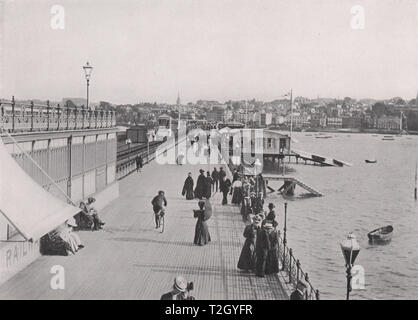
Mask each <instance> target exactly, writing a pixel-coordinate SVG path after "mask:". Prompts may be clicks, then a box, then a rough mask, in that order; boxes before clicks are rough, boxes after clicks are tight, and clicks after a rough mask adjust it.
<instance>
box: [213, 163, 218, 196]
mask: <svg viewBox="0 0 418 320" xmlns="http://www.w3.org/2000/svg"><path fill="white" fill-rule="evenodd" d="M212 180H213V184H212V191H213V192H215V191H216V192H218V188H219V171H218V170H216V168H213V171H212Z"/></svg>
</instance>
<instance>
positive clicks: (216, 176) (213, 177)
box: [181, 167, 231, 200]
mask: <svg viewBox="0 0 418 320" xmlns="http://www.w3.org/2000/svg"><path fill="white" fill-rule="evenodd" d="M230 183H231V182H230V180H229V179H228V178H226V172H225V170H224V169H223V167H220V169H219V170H217V168H214V169H213V171H212V173H211V172H210V171H206V173H205V170H203V169H200V170H199V176H198V177H197V181H196V187H195V185H194V180H193V177H192V173H191V172H189V173H188V175H187V178H186V180H185V181H184V184H183V189H182V192H181V194H182V195H183V196H186V199H187V200H193V199H196V198H197V199H199V200H202V199H203V198H206V199H209V198H211V197H212V194H213V193H215V192H218V190H219V191H221V192H224V191H223V190H226V189H227V191H226V193H228V192H229V187H230V185H231V184H230ZM226 186H227V188H226Z"/></svg>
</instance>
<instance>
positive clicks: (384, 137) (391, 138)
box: [382, 136, 395, 141]
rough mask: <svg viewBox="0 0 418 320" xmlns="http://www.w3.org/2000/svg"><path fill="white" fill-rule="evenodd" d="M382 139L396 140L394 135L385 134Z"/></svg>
mask: <svg viewBox="0 0 418 320" xmlns="http://www.w3.org/2000/svg"><path fill="white" fill-rule="evenodd" d="M382 140H389V141H392V140H395V137H394V136H383V138H382Z"/></svg>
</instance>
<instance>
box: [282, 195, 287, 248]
mask: <svg viewBox="0 0 418 320" xmlns="http://www.w3.org/2000/svg"><path fill="white" fill-rule="evenodd" d="M286 225H287V202H285V203H284V228H283V244H284V245H286V244H287V239H286V230H287V227H286Z"/></svg>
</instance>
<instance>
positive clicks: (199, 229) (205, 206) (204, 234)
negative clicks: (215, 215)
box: [193, 200, 212, 246]
mask: <svg viewBox="0 0 418 320" xmlns="http://www.w3.org/2000/svg"><path fill="white" fill-rule="evenodd" d="M211 211H212V207H211V205H210V202H209V200H206V201H203V200H200V201H199V210H193V212H194V217H195V218H197V221H196V228H195V233H194V241H193V243H194V244H196V245H199V246H204V245H205V244H207V243H209V242H210V241H211V239H210V234H209V229H208V225H207V223H206V221H207V220H208V219H209V218H210V215H211V214H212V213H211Z"/></svg>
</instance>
